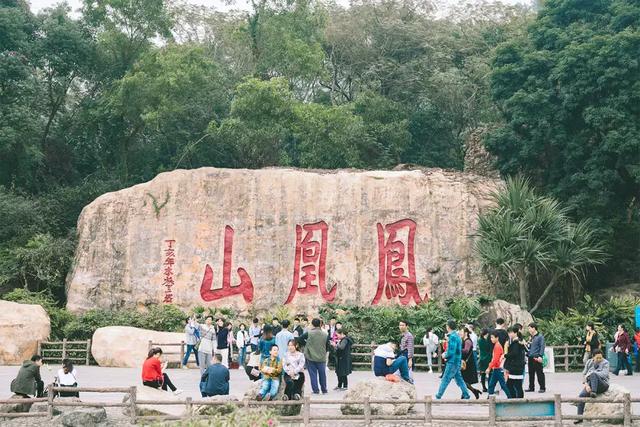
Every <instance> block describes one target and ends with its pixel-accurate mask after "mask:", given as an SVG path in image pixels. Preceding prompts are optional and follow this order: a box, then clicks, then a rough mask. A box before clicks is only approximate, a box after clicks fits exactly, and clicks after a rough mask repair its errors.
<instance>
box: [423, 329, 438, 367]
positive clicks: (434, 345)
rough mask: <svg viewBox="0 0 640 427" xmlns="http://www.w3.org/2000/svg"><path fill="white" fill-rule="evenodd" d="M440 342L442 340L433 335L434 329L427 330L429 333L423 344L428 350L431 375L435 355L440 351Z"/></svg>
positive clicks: (425, 336)
mask: <svg viewBox="0 0 640 427" xmlns="http://www.w3.org/2000/svg"><path fill="white" fill-rule="evenodd" d="M439 342H440V340H439V339H438V336H437V335H436V334H434V333H433V329H432V328H427V333H426V334H425V335H424V337H423V338H422V343H423V344H424V346H425V347H426V349H427V366H429V373H431V374H432V373H433V355H434V353H436V352H437V351H438V343H439ZM436 357H437V356H436Z"/></svg>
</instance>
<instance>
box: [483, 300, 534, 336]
mask: <svg viewBox="0 0 640 427" xmlns="http://www.w3.org/2000/svg"><path fill="white" fill-rule="evenodd" d="M483 310H484V312H483V313H482V314H481V315H480V317H479V318H478V323H479V324H481V325H489V326H493V325H495V322H496V319H497V318H499V317H502V318H503V319H504V320H505V322H506V324H507V326H511V325H513V324H515V323H520V324H521V325H523V326H524V327H525V330H526V327H527V325H529V323H531V322H533V316H532V315H531V313H529V312H528V311H527V310H525V309H523V308H522V307H520V306H519V305H516V304H511V303H508V302H506V301H504V300H501V299H497V300H494V301H492V302H491V303H489V304H488V305H486V306H484V307H483Z"/></svg>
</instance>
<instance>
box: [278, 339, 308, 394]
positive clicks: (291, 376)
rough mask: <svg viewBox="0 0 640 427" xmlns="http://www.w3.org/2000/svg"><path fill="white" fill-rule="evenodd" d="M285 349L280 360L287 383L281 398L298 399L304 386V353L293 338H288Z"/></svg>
mask: <svg viewBox="0 0 640 427" xmlns="http://www.w3.org/2000/svg"><path fill="white" fill-rule="evenodd" d="M281 333H282V332H281ZM287 350H288V351H287V352H286V353H285V354H284V358H283V362H282V369H283V370H284V381H285V383H286V384H287V387H286V388H285V390H284V396H283V399H284V400H291V399H293V400H300V399H301V395H302V390H303V387H304V364H305V359H304V354H302V353H301V352H300V351H299V349H298V342H297V341H296V340H295V339H292V340H289V342H288V343H287Z"/></svg>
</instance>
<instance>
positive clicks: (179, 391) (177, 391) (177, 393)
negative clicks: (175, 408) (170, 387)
mask: <svg viewBox="0 0 640 427" xmlns="http://www.w3.org/2000/svg"><path fill="white" fill-rule="evenodd" d="M182 393H184V390H180V389H179V388H178V389H176V390H175V391H174V392H173V395H174V396H177V395H179V394H182Z"/></svg>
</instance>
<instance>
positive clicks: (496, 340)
mask: <svg viewBox="0 0 640 427" xmlns="http://www.w3.org/2000/svg"><path fill="white" fill-rule="evenodd" d="M490 337H491V342H492V343H493V357H492V358H491V362H490V363H489V367H488V368H487V371H486V373H487V375H489V396H492V395H495V389H496V384H497V383H500V388H502V390H504V392H505V394H506V395H507V397H508V398H510V397H511V395H510V393H509V388H508V387H507V382H506V381H505V379H504V370H503V369H502V362H503V356H504V349H503V348H502V346H501V345H500V335H499V334H498V332H496V330H495V329H494V330H493V331H491V334H490Z"/></svg>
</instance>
